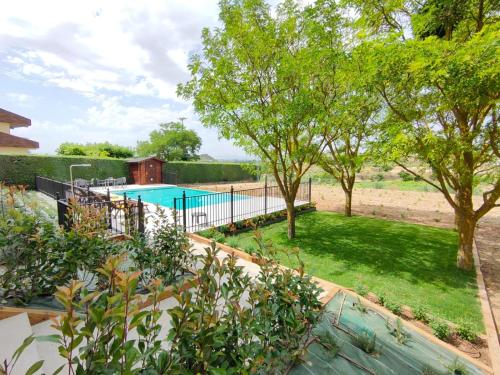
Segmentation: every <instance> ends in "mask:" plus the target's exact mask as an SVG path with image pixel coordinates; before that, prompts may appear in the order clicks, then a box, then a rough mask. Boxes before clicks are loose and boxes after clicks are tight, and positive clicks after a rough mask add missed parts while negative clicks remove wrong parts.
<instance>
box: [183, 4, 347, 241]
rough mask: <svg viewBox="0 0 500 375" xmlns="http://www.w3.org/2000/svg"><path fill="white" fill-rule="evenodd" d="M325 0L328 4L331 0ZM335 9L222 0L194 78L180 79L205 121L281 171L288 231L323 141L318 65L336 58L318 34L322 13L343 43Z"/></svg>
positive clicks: (196, 61) (328, 65)
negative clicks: (318, 39)
mask: <svg viewBox="0 0 500 375" xmlns="http://www.w3.org/2000/svg"><path fill="white" fill-rule="evenodd" d="M320 3H321V6H323V7H325V9H326V8H327V6H326V5H325V4H324V3H330V2H323V1H322V2H320ZM330 5H332V6H333V3H332V4H330ZM334 10H335V8H334V7H332V10H331V11H330V12H329V13H325V12H316V11H315V9H314V8H308V9H307V11H306V12H304V9H303V8H300V7H299V6H298V5H297V4H296V3H295V2H294V1H288V0H287V1H285V2H284V3H282V4H280V5H279V6H278V7H277V8H276V9H275V11H273V10H272V9H271V8H270V7H269V6H268V5H267V4H266V3H265V2H264V1H263V0H232V1H229V0H223V1H221V2H220V22H221V26H220V27H218V28H215V29H214V30H208V29H205V30H204V31H203V52H202V53H201V54H199V55H196V56H194V57H193V59H192V61H191V64H190V66H189V68H190V70H191V76H192V78H191V80H190V81H189V82H188V83H186V84H184V85H180V86H179V93H180V94H181V95H182V96H184V97H185V98H191V99H193V101H194V106H195V109H196V111H197V112H198V114H199V116H200V118H201V121H202V122H203V124H205V125H207V126H210V127H214V128H216V129H218V131H219V134H220V135H221V136H223V137H224V138H227V139H231V140H233V141H234V142H235V144H237V145H238V146H240V147H242V148H243V149H244V150H245V151H246V152H248V153H249V154H253V155H256V156H258V157H259V158H260V159H261V160H262V161H263V162H264V165H265V167H266V168H267V170H269V171H270V172H271V173H272V174H273V175H274V178H275V179H276V182H277V184H278V186H279V189H280V191H281V194H282V196H283V198H284V200H285V202H286V208H287V213H288V237H289V238H293V237H294V236H295V212H294V202H295V199H296V196H297V193H298V192H299V189H300V186H301V180H302V178H303V176H304V174H305V173H306V172H307V171H308V170H309V169H310V167H311V165H313V164H314V163H316V162H317V160H318V158H319V157H320V156H321V153H322V150H323V147H324V125H323V124H324V123H323V122H322V121H320V120H319V119H318V117H317V114H318V110H317V104H316V100H315V95H316V92H317V90H318V89H319V86H320V85H321V84H322V80H321V75H320V74H318V72H321V71H322V70H324V69H334V68H335V66H334V61H332V58H331V56H332V55H331V54H328V53H327V52H328V51H327V50H326V49H327V47H326V46H323V47H322V46H321V45H317V43H315V42H314V41H313V39H312V36H314V30H315V29H316V28H317V27H318V25H319V24H320V20H319V18H321V22H322V23H324V25H325V27H326V26H328V27H329V28H330V30H331V31H330V38H331V43H330V45H329V46H328V48H330V47H331V46H336V45H337V44H338V40H339V35H338V33H337V22H338V16H337V14H336V13H335V11H334ZM320 57H323V58H320Z"/></svg>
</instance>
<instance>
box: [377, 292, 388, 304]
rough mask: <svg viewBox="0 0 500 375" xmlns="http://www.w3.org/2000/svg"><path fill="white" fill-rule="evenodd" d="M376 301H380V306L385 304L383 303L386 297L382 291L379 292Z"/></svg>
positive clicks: (385, 301)
mask: <svg viewBox="0 0 500 375" xmlns="http://www.w3.org/2000/svg"><path fill="white" fill-rule="evenodd" d="M378 303H380V304H381V305H382V306H385V304H386V303H387V297H386V296H385V294H384V293H380V294H379V295H378Z"/></svg>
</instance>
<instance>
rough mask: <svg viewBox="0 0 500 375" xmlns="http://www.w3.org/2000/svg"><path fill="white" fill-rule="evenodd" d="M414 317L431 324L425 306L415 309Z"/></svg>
mask: <svg viewBox="0 0 500 375" xmlns="http://www.w3.org/2000/svg"><path fill="white" fill-rule="evenodd" d="M413 317H414V318H415V319H417V320H420V321H422V322H424V323H428V322H429V316H428V311H427V308H425V307H423V306H417V307H416V308H414V309H413Z"/></svg>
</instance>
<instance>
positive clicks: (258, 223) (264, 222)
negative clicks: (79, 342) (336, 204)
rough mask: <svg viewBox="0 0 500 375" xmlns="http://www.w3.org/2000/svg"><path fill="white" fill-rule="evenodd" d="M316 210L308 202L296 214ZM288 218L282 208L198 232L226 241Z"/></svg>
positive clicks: (297, 208)
mask: <svg viewBox="0 0 500 375" xmlns="http://www.w3.org/2000/svg"><path fill="white" fill-rule="evenodd" d="M314 211H316V206H315V204H314V203H307V204H304V205H301V206H297V207H295V215H296V216H300V215H302V214H305V213H308V212H314ZM285 220H287V212H286V210H280V211H276V212H272V213H269V214H265V215H258V216H255V217H253V218H251V219H247V220H240V221H236V222H234V223H233V224H228V225H220V226H218V227H212V228H209V229H204V230H202V231H199V232H197V233H198V234H199V235H200V236H202V237H206V238H214V239H216V240H217V242H224V240H222V238H223V237H227V236H235V235H238V234H240V233H246V232H250V231H253V230H255V228H256V227H265V226H268V225H272V224H276V223H280V222H282V221H285Z"/></svg>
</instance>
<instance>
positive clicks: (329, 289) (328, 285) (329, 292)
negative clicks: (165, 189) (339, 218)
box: [188, 233, 500, 375]
mask: <svg viewBox="0 0 500 375" xmlns="http://www.w3.org/2000/svg"><path fill="white" fill-rule="evenodd" d="M188 237H190V238H191V239H192V240H193V241H197V242H200V243H204V244H207V245H210V243H211V242H212V239H210V238H205V237H202V236H200V235H198V234H195V233H188ZM216 246H217V248H219V249H221V250H222V251H224V252H225V253H228V254H231V255H233V256H236V257H238V258H241V259H244V260H247V261H249V262H252V263H255V264H257V265H258V264H259V262H258V259H257V258H255V257H253V256H251V255H250V254H248V253H245V252H244V251H241V250H238V249H235V248H232V247H230V246H228V245H226V244H222V243H218V242H216ZM282 267H284V268H286V267H285V266H282ZM312 279H313V280H314V281H315V282H316V283H318V285H319V286H320V287H322V288H323V289H325V292H326V295H325V296H324V297H322V298H321V302H322V303H323V304H326V303H327V302H328V301H329V300H330V299H332V298H333V297H334V296H335V295H336V294H337V293H338V292H340V291H343V292H345V293H349V294H351V295H353V296H356V297H359V298H360V300H361V301H363V303H365V304H367V305H368V306H370V307H371V308H373V309H374V310H377V311H379V312H381V313H383V314H385V315H386V316H389V317H392V318H393V319H397V318H399V317H398V316H396V315H394V314H393V313H392V312H391V311H389V310H387V309H386V308H385V307H382V306H379V305H377V304H375V303H373V302H371V301H370V300H368V299H366V298H364V297H362V296H359V295H358V294H356V293H355V292H353V291H352V290H350V289H348V288H345V287H343V286H341V285H338V284H334V283H332V282H330V281H327V280H323V279H320V278H318V277H315V276H313V277H312ZM401 321H402V323H403V325H405V326H406V327H407V328H410V329H412V330H414V331H416V332H417V333H419V334H420V335H422V336H424V337H425V338H426V339H428V340H429V341H431V342H433V343H434V344H436V345H439V346H441V347H443V348H445V349H447V350H449V351H451V352H453V353H455V354H456V355H457V356H460V357H462V358H464V359H466V360H467V361H469V362H471V363H472V364H474V365H475V366H477V367H478V368H480V369H481V370H483V371H485V372H486V373H487V374H492V375H496V374H498V375H500V372H498V371H497V370H495V371H493V370H492V368H491V367H489V366H488V365H486V364H484V363H483V362H480V361H478V360H477V359H475V358H472V357H469V356H468V355H467V354H466V353H464V352H462V351H460V350H459V349H457V348H455V347H454V346H453V345H451V344H448V343H446V342H444V341H442V340H440V339H438V338H437V337H435V336H434V335H431V334H430V333H428V332H426V331H424V330H423V329H422V328H419V327H417V326H415V325H414V324H413V323H411V322H409V321H406V320H404V319H401ZM488 349H489V351H490V356H491V355H492V354H494V353H493V352H492V351H491V349H490V348H489V347H488ZM496 356H498V357H499V358H500V352H498V354H496ZM492 362H493V361H492Z"/></svg>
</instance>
